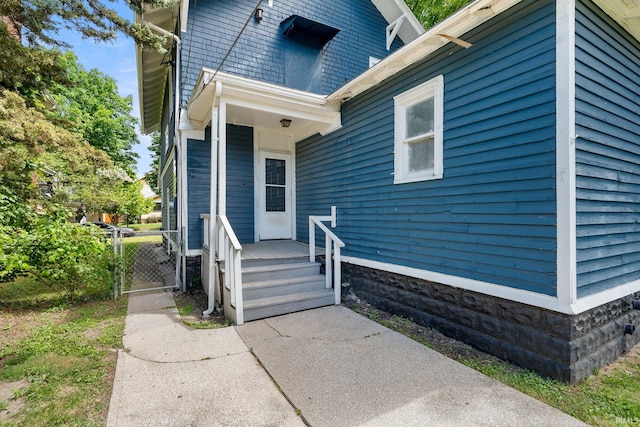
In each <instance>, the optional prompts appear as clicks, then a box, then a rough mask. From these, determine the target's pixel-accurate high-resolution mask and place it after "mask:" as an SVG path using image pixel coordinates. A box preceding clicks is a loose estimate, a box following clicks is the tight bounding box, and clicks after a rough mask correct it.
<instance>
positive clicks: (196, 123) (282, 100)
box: [187, 68, 341, 141]
mask: <svg viewBox="0 0 640 427" xmlns="http://www.w3.org/2000/svg"><path fill="white" fill-rule="evenodd" d="M217 83H220V84H221V87H222V91H221V93H220V94H219V96H220V100H221V101H222V102H225V103H226V104H227V108H226V115H227V117H226V121H227V123H233V124H237V125H244V126H251V127H266V128H273V127H280V126H281V125H280V120H282V119H289V120H291V124H290V127H289V128H288V130H289V131H290V132H291V133H292V134H293V137H294V140H296V141H299V140H301V139H304V138H306V137H308V136H310V135H313V134H315V133H320V134H325V133H328V132H331V131H334V130H336V129H338V128H340V126H341V120H340V102H339V101H328V100H327V98H326V97H325V96H322V95H316V94H313V93H309V92H304V91H300V90H296V89H290V88H287V87H284V86H279V85H274V84H270V83H264V82H260V81H257V80H252V79H248V78H245V77H240V76H237V75H232V74H228V73H224V72H217V73H216V72H215V70H212V69H208V68H203V69H202V70H201V72H200V75H199V77H198V81H197V82H196V85H195V87H194V90H193V92H192V94H191V97H190V99H189V102H188V104H187V117H188V119H189V127H190V128H192V129H204V127H205V126H206V125H207V124H208V123H209V121H210V119H211V107H212V105H213V101H214V96H215V92H216V84H217Z"/></svg>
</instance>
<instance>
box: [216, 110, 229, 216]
mask: <svg viewBox="0 0 640 427" xmlns="http://www.w3.org/2000/svg"><path fill="white" fill-rule="evenodd" d="M218 120H219V124H218V135H219V140H218V165H219V168H218V172H219V173H218V213H219V214H220V215H224V216H227V103H226V102H224V101H223V102H220V105H219V106H218Z"/></svg>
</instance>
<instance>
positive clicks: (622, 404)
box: [351, 307, 640, 426]
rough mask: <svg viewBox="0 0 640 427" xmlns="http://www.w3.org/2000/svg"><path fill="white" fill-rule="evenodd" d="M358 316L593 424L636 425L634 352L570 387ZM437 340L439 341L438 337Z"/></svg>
mask: <svg viewBox="0 0 640 427" xmlns="http://www.w3.org/2000/svg"><path fill="white" fill-rule="evenodd" d="M351 308H352V309H353V310H354V311H356V312H358V313H359V314H361V315H363V316H366V317H368V318H370V319H371V320H374V321H376V322H378V323H380V324H382V325H384V326H386V327H388V328H389V329H392V330H395V331H397V332H400V333H402V334H404V335H406V336H408V337H410V338H412V339H414V340H415V341H418V342H420V343H422V344H423V345H425V346H427V347H430V348H432V349H434V350H436V351H438V352H440V353H442V354H444V355H446V356H448V357H450V358H452V359H455V360H457V361H459V362H460V363H462V364H464V365H466V366H468V367H470V368H473V369H475V370H477V371H479V372H482V373H483V374H485V375H487V376H489V377H491V378H494V379H496V380H498V381H500V382H502V383H504V384H506V385H508V386H511V387H513V388H515V389H517V390H520V391H521V392H523V393H525V394H528V395H529V396H532V397H534V398H535V399H538V400H541V401H543V402H545V403H547V404H549V405H551V406H553V407H556V408H558V409H560V410H561V411H563V412H565V413H567V414H569V415H572V416H573V417H575V418H578V419H579V420H582V421H584V422H586V423H587V424H590V425H593V426H637V425H639V424H640V350H637V349H636V351H635V352H632V353H630V354H628V355H627V356H625V357H622V358H621V359H619V360H618V361H617V362H615V363H613V364H612V365H610V366H608V367H607V368H605V369H602V370H600V371H599V372H597V373H594V374H593V375H592V376H590V377H588V378H586V379H584V380H582V381H581V382H580V383H578V384H576V385H569V384H565V383H562V382H560V381H556V380H553V379H549V378H543V377H541V376H540V375H538V374H536V373H534V372H531V371H529V370H526V369H522V368H519V367H516V366H514V365H511V364H509V363H507V362H505V361H502V360H500V359H497V358H495V357H492V356H489V355H487V354H485V353H482V352H480V351H478V350H475V349H473V348H472V347H471V346H468V345H466V344H463V343H461V342H458V341H455V340H452V339H447V338H444V336H442V334H439V333H437V332H434V331H433V330H431V329H430V328H426V327H423V326H420V325H417V324H415V323H414V322H412V321H411V320H410V319H405V318H402V317H400V316H392V315H389V314H388V313H384V312H381V311H380V310H377V309H374V308H371V309H369V308H367V309H366V310H362V309H361V308H359V307H351ZM438 336H441V337H442V339H440V338H438V339H436V338H437V337H438Z"/></svg>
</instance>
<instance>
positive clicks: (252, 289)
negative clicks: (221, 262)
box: [242, 274, 326, 301]
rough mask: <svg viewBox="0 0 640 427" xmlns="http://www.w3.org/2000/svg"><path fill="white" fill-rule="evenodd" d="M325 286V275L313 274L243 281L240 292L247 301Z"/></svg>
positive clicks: (314, 289)
mask: <svg viewBox="0 0 640 427" xmlns="http://www.w3.org/2000/svg"><path fill="white" fill-rule="evenodd" d="M325 286H326V280H325V276H321V275H319V274H315V275H311V276H301V277H290V278H286V279H273V280H263V281H259V282H248V283H243V284H242V293H243V298H244V300H245V301H249V300H255V299H259V298H269V297H274V296H281V295H290V294H296V293H304V292H312V291H316V290H322V289H325Z"/></svg>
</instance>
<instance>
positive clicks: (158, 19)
mask: <svg viewBox="0 0 640 427" xmlns="http://www.w3.org/2000/svg"><path fill="white" fill-rule="evenodd" d="M178 7H179V6H178V5H177V4H176V6H174V8H164V9H151V8H147V7H145V9H144V15H143V16H139V15H136V16H135V21H136V22H140V23H144V22H148V23H151V24H154V25H157V26H158V27H160V28H163V29H165V30H167V31H168V32H170V33H173V32H174V28H175V25H176V17H177V16H178V12H177V8H178ZM172 44H173V40H171V39H170V38H168V37H167V41H166V45H165V48H166V49H167V50H168V51H170V50H171V46H172ZM170 55H171V53H170V52H169V53H167V54H166V55H165V54H160V53H158V52H156V51H155V50H154V49H151V48H142V47H141V46H139V45H137V44H136V62H137V68H138V96H139V99H140V122H141V123H140V128H141V130H142V133H145V134H149V133H152V132H154V131H157V130H159V129H160V124H161V122H162V105H163V102H164V91H165V88H166V83H167V76H168V74H169V72H170V70H171V67H167V66H166V65H164V64H163V61H166V60H167V58H170V57H171V56H170Z"/></svg>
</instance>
